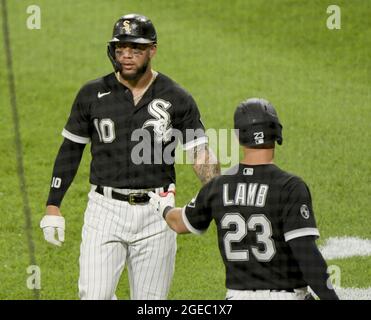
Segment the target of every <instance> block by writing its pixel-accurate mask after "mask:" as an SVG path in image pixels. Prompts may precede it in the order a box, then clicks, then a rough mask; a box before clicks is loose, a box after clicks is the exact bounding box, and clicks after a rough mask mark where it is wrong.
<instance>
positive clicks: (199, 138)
mask: <svg viewBox="0 0 371 320" xmlns="http://www.w3.org/2000/svg"><path fill="white" fill-rule="evenodd" d="M174 127H175V128H176V129H178V130H180V132H181V142H182V144H183V149H184V150H189V149H192V148H194V147H196V146H198V145H201V144H205V143H207V142H208V139H207V136H206V134H205V127H204V125H203V123H202V122H201V115H200V111H199V110H198V107H197V104H196V102H195V100H194V99H193V98H192V96H191V95H189V94H186V95H185V96H184V97H183V98H182V99H181V102H180V105H179V111H178V112H177V114H176V119H175V123H174Z"/></svg>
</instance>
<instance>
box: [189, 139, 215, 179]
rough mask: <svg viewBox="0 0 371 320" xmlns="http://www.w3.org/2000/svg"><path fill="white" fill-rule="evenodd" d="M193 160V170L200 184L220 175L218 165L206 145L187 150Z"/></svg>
mask: <svg viewBox="0 0 371 320" xmlns="http://www.w3.org/2000/svg"><path fill="white" fill-rule="evenodd" d="M188 154H189V156H190V157H191V159H192V160H193V161H192V163H193V170H194V171H195V173H196V174H197V176H198V178H199V179H200V181H201V183H202V184H206V183H207V182H209V181H210V180H211V179H212V178H213V177H216V176H218V175H220V164H219V162H218V159H217V158H216V156H215V154H214V152H213V151H212V150H211V149H210V148H209V145H208V144H201V145H199V146H196V147H194V148H193V149H191V150H189V153H188Z"/></svg>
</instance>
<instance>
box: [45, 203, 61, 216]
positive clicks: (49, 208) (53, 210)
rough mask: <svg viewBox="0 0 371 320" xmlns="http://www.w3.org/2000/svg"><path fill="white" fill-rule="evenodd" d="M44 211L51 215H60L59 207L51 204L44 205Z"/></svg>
mask: <svg viewBox="0 0 371 320" xmlns="http://www.w3.org/2000/svg"><path fill="white" fill-rule="evenodd" d="M45 211H46V212H45V213H46V214H48V215H52V216H61V215H62V213H61V211H60V209H59V208H58V207H57V206H53V205H48V206H46V210H45Z"/></svg>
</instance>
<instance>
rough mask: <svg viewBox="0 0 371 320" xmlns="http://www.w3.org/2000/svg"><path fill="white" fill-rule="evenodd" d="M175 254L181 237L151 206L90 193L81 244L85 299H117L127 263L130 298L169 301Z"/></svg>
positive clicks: (82, 284)
mask: <svg viewBox="0 0 371 320" xmlns="http://www.w3.org/2000/svg"><path fill="white" fill-rule="evenodd" d="M175 253H176V233H175V232H174V231H172V230H171V229H170V228H169V227H168V226H167V224H166V222H165V221H164V220H163V219H162V218H161V217H159V216H158V215H156V214H155V213H154V212H153V211H152V208H151V206H150V205H149V204H143V205H130V204H129V203H128V202H126V201H118V200H114V199H109V198H107V197H105V196H102V195H100V194H98V193H97V192H95V191H93V190H92V191H90V193H89V202H88V206H87V208H86V211H85V218H84V226H83V230H82V242H81V246H80V278H79V295H80V298H81V299H99V300H100V299H114V298H115V291H116V287H117V284H118V282H119V279H120V276H121V273H122V271H123V269H124V267H125V264H126V263H127V265H128V274H129V282H130V292H131V294H130V296H131V299H135V300H136V299H138V300H139V299H151V300H154V299H166V298H167V294H168V292H169V288H170V283H171V279H172V277H173V273H174V264H175Z"/></svg>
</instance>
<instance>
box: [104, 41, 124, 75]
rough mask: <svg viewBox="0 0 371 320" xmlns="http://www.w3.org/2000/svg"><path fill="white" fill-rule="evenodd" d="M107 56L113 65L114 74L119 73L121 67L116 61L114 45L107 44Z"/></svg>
mask: <svg viewBox="0 0 371 320" xmlns="http://www.w3.org/2000/svg"><path fill="white" fill-rule="evenodd" d="M107 56H108V58H109V59H110V61H111V63H112V65H113V68H114V69H115V72H117V71H120V72H121V70H122V67H121V64H120V63H118V62H117V61H116V58H115V49H114V44H113V43H109V44H108V45H107Z"/></svg>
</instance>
